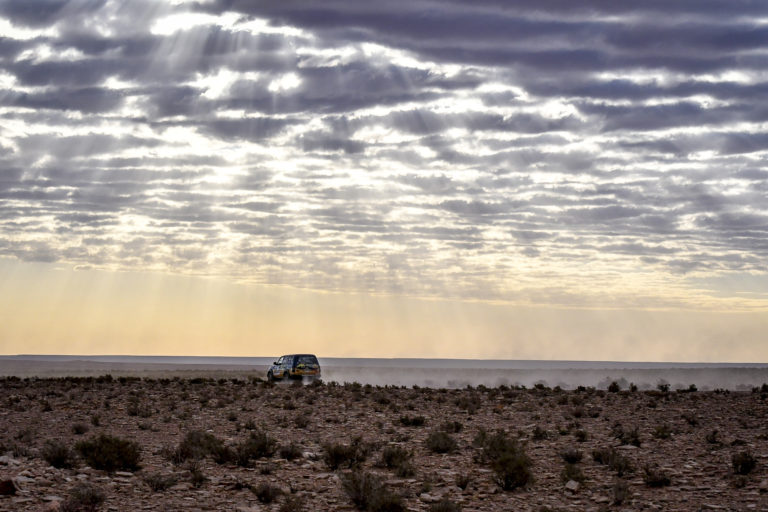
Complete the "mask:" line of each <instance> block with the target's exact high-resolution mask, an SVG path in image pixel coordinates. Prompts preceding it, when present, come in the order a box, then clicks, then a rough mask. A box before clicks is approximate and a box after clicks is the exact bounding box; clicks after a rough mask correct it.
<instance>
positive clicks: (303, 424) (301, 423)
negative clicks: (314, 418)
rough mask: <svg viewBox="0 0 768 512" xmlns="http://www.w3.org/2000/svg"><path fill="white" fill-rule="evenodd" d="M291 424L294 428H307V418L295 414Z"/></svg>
mask: <svg viewBox="0 0 768 512" xmlns="http://www.w3.org/2000/svg"><path fill="white" fill-rule="evenodd" d="M293 424H294V425H295V426H296V428H307V427H308V426H309V418H308V417H306V416H296V419H294V420H293Z"/></svg>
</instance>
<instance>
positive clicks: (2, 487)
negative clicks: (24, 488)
mask: <svg viewBox="0 0 768 512" xmlns="http://www.w3.org/2000/svg"><path fill="white" fill-rule="evenodd" d="M18 490H19V489H18V487H16V484H15V483H13V480H0V496H13V495H15V494H16V491H18Z"/></svg>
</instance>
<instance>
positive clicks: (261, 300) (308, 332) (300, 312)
mask: <svg viewBox="0 0 768 512" xmlns="http://www.w3.org/2000/svg"><path fill="white" fill-rule="evenodd" d="M765 20H768V4H764V3H759V2H758V3H755V2H750V1H747V0H727V1H726V0H711V1H707V2H701V1H696V2H694V1H692V0H685V1H681V2H655V1H650V2H644V3H642V4H640V5H631V4H625V3H611V2H603V1H600V0H593V1H586V2H578V3H574V2H563V1H555V2H550V3H544V4H542V3H541V2H533V1H529V0H524V1H520V2H514V3H511V4H509V5H503V4H499V3H498V2H495V1H491V0H487V1H485V0H481V1H478V2H472V3H470V4H467V3H465V2H459V1H454V0H448V1H441V2H435V1H433V0H408V1H404V0H395V1H392V2H384V3H381V2H379V3H370V2H351V1H340V0H329V1H325V2H322V3H316V4H313V5H312V7H311V8H308V7H307V6H306V5H304V4H295V3H292V2H243V1H239V0H234V1H233V0H202V1H187V0H174V1H164V2H163V1H159V2H158V1H154V0H132V1H130V2H128V1H125V0H97V1H90V0H88V1H86V0H45V1H44V2H29V1H28V0H7V1H4V2H2V3H0V33H2V34H3V37H2V38H0V119H2V123H1V126H0V289H1V290H2V293H0V354H18V353H33V354H45V353H63V352H78V353H83V354H98V353H105V352H109V353H116V354H129V353H144V354H149V355H152V354H176V355H183V354H194V355H198V356H215V355H223V356H248V355H250V354H253V353H290V352H314V353H329V354H334V355H337V356H339V357H416V358H433V357H438V358H476V359H496V358H500V359H515V360H520V359H532V360H544V359H553V360H618V361H622V360H628V361H638V360H654V361H703V362H715V361H717V362H729V361H741V362H748V361H753V362H754V361H768V343H766V342H765V341H766V340H765V334H764V333H765V332H768V265H767V263H768V170H767V169H768V166H766V156H768V137H766V128H768V108H766V107H765V105H766V99H768V74H766V72H765V69H766V62H768V49H767V47H766V45H765V41H766V37H767V36H768V24H766V23H765Z"/></svg>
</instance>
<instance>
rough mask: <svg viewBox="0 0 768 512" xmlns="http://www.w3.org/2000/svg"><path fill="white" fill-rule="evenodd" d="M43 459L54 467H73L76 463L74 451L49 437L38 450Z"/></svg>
mask: <svg viewBox="0 0 768 512" xmlns="http://www.w3.org/2000/svg"><path fill="white" fill-rule="evenodd" d="M40 455H41V456H42V457H43V459H45V461H46V462H47V463H48V464H50V465H51V466H53V467H55V468H67V469H69V468H73V467H75V464H76V463H77V460H76V457H75V452H74V451H73V450H72V449H71V448H70V447H69V446H68V445H66V444H64V443H63V442H61V441H57V440H53V439H49V440H47V441H46V442H45V444H44V445H43V448H42V449H41V450H40Z"/></svg>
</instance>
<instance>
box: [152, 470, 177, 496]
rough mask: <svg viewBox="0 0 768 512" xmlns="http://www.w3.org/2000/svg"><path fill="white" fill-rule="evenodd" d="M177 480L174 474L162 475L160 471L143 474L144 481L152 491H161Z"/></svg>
mask: <svg viewBox="0 0 768 512" xmlns="http://www.w3.org/2000/svg"><path fill="white" fill-rule="evenodd" d="M177 482H178V479H177V478H176V477H175V476H174V475H163V474H161V473H150V474H148V475H145V476H144V483H145V484H147V486H148V487H149V488H150V489H152V490H153V491H154V492H161V491H164V490H166V489H168V488H170V487H173V486H174V485H176V483H177Z"/></svg>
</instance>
